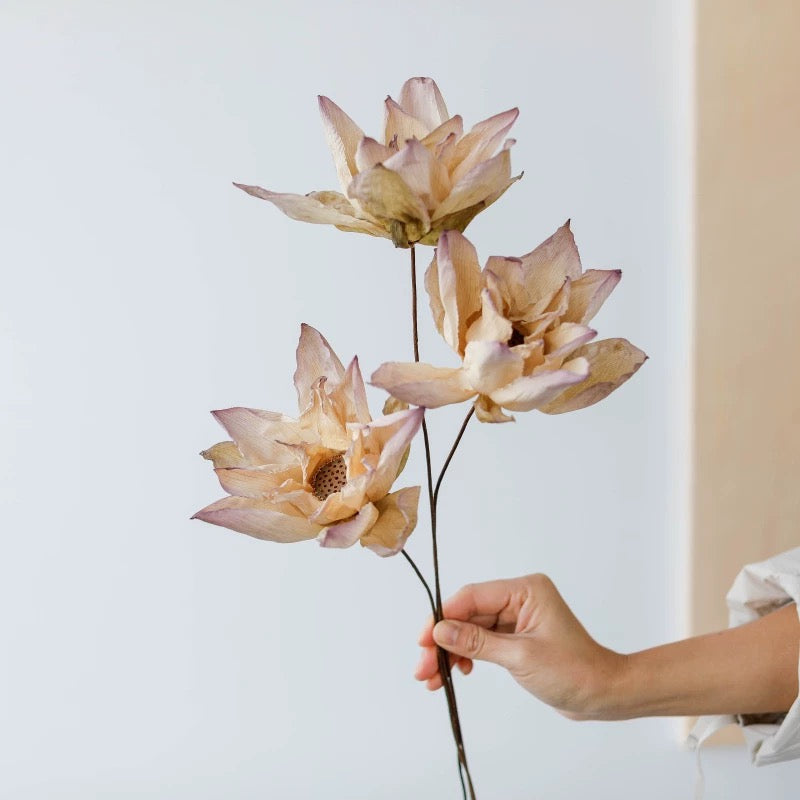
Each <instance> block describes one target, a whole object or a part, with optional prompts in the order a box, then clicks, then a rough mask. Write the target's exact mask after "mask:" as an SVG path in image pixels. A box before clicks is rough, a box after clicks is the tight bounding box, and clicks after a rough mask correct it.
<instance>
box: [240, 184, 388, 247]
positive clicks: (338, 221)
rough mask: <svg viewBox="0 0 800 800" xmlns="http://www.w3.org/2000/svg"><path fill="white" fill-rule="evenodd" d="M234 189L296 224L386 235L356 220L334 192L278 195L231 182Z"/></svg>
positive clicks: (370, 225) (353, 210) (277, 193)
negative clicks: (273, 207) (304, 223)
mask: <svg viewBox="0 0 800 800" xmlns="http://www.w3.org/2000/svg"><path fill="white" fill-rule="evenodd" d="M234 186H236V187H237V188H239V189H241V190H242V191H244V192H247V194H249V195H252V196H253V197H258V198H259V199H261V200H267V201H269V202H270V203H272V204H273V205H275V206H277V207H278V208H279V209H280V210H281V211H283V213H284V214H286V216H287V217H291V218H292V219H296V220H299V221H300V222H313V223H317V224H320V225H335V226H336V227H337V228H340V229H341V230H346V231H354V232H357V233H369V234H371V235H372V236H386V231H384V230H383V229H382V228H380V227H378V226H377V225H375V224H374V223H373V222H370V221H369V220H365V219H360V218H359V217H357V216H356V210H355V208H353V207H352V205H351V204H350V203H348V202H347V199H346V198H344V197H343V196H342V195H340V194H339V193H338V192H316V193H312V194H310V195H303V194H281V193H279V192H271V191H269V190H268V189H262V188H261V187H260V186H245V185H244V184H241V183H235V184H234ZM345 203H347V206H348V207H349V208H350V211H349V212H347V211H345V210H344V209H345V205H344V204H345Z"/></svg>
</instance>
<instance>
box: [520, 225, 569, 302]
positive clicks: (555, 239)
mask: <svg viewBox="0 0 800 800" xmlns="http://www.w3.org/2000/svg"><path fill="white" fill-rule="evenodd" d="M522 267H523V269H524V270H525V279H526V280H525V283H526V286H527V289H528V296H529V298H530V300H531V302H535V301H537V300H539V299H541V298H543V297H546V296H548V295H550V294H552V293H553V292H555V291H556V290H558V289H559V288H560V287H561V286H563V285H564V281H566V280H567V279H569V280H570V281H574V280H577V279H578V278H580V276H581V272H582V269H581V259H580V256H579V255H578V248H577V246H576V245H575V237H573V235H572V231H571V230H570V227H569V220H567V222H566V223H565V224H564V225H562V226H561V227H560V228H559V229H558V230H557V231H556V232H555V233H554V234H553V235H552V236H551V237H550V238H549V239H546V240H545V241H544V242H542V243H541V244H540V245H539V246H538V247H537V248H536V249H535V250H532V251H531V252H530V253H528V254H527V255H524V256H522Z"/></svg>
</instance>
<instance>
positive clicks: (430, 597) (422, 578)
mask: <svg viewBox="0 0 800 800" xmlns="http://www.w3.org/2000/svg"><path fill="white" fill-rule="evenodd" d="M400 552H401V553H402V554H403V555H404V556H405V558H406V561H408V563H409V564H411V569H413V570H414V572H416V573H417V577H418V578H419V580H420V583H422V585H423V586H424V587H425V591H426V592H427V594H428V600H430V603H431V614H433V616H434V617H435V616H436V603H434V601H433V595H432V594H431V587H430V586H428V581H426V580H425V576H424V575H423V574H422V573H421V572H420V569H419V567H418V566H417V565H416V564H415V563H414V559H413V558H411V556H410V555H409V554H408V553H407V552H406V551H405V550H401V551H400Z"/></svg>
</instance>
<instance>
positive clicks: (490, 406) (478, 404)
mask: <svg viewBox="0 0 800 800" xmlns="http://www.w3.org/2000/svg"><path fill="white" fill-rule="evenodd" d="M475 416H476V417H477V418H478V420H479V421H480V422H513V421H514V417H512V416H509V415H507V414H504V413H503V409H502V408H500V406H499V405H497V403H495V402H494V401H493V400H492V398H491V397H487V396H486V395H485V394H480V395H478V396H477V397H476V398H475Z"/></svg>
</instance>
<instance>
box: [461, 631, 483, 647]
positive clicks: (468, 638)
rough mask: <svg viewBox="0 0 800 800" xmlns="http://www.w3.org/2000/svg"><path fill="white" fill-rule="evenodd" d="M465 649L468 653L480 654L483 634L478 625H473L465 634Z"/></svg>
mask: <svg viewBox="0 0 800 800" xmlns="http://www.w3.org/2000/svg"><path fill="white" fill-rule="evenodd" d="M464 639H465V641H464V649H465V650H466V651H467V652H468V653H479V652H480V650H481V648H482V646H483V632H482V631H481V629H480V628H479V627H478V626H477V625H471V626H470V628H469V629H468V630H467V631H465V634H464Z"/></svg>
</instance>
